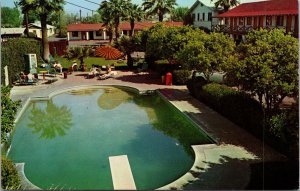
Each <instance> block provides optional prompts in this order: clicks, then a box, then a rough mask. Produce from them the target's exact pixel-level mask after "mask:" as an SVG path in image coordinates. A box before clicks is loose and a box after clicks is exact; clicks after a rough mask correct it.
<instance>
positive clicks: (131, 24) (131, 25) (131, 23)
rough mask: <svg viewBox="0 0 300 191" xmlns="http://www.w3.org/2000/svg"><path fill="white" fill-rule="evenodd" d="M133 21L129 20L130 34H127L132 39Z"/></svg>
mask: <svg viewBox="0 0 300 191" xmlns="http://www.w3.org/2000/svg"><path fill="white" fill-rule="evenodd" d="M133 30H134V20H131V21H130V33H129V36H130V37H132V36H133V34H134V31H133Z"/></svg>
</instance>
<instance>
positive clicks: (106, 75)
mask: <svg viewBox="0 0 300 191" xmlns="http://www.w3.org/2000/svg"><path fill="white" fill-rule="evenodd" d="M117 74H118V73H117V71H111V72H109V73H107V74H103V75H101V76H99V80H105V79H108V78H114V77H116V76H117Z"/></svg>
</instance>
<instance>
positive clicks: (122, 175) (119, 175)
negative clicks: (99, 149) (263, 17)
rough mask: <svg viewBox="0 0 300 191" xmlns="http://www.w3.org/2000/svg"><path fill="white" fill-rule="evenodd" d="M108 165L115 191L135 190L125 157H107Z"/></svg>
mask: <svg viewBox="0 0 300 191" xmlns="http://www.w3.org/2000/svg"><path fill="white" fill-rule="evenodd" d="M109 165H110V171H111V176H112V179H113V185H114V189H115V190H136V186H135V182H134V179H133V176H132V172H131V168H130V165H129V161H128V158H127V155H120V156H111V157H109Z"/></svg>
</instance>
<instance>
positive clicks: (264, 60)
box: [226, 29, 299, 115]
mask: <svg viewBox="0 0 300 191" xmlns="http://www.w3.org/2000/svg"><path fill="white" fill-rule="evenodd" d="M238 50H239V54H240V57H239V59H240V61H239V62H236V63H234V64H232V65H231V66H228V67H227V69H226V72H227V73H228V75H229V76H231V78H234V79H236V80H237V82H238V84H240V85H242V89H243V90H245V91H249V92H251V93H252V94H253V95H257V96H258V98H259V101H260V103H261V105H264V104H265V108H266V114H267V115H269V114H270V113H271V112H272V110H273V111H274V110H277V109H278V107H279V104H280V103H281V102H282V100H283V99H284V98H285V97H286V96H292V97H295V96H297V95H298V54H299V52H298V40H297V39H296V38H294V37H292V36H291V35H290V34H285V33H284V31H283V30H278V29H274V30H272V31H267V30H260V31H253V32H251V33H249V34H248V35H247V36H246V40H245V41H244V42H243V43H241V44H240V45H239V47H238Z"/></svg>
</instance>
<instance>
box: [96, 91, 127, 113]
mask: <svg viewBox="0 0 300 191" xmlns="http://www.w3.org/2000/svg"><path fill="white" fill-rule="evenodd" d="M132 98H133V96H132V95H130V93H129V92H126V91H123V90H121V89H118V88H106V89H104V93H103V94H101V95H100V96H99V98H98V100H97V103H98V106H99V107H100V108H101V109H104V110H112V109H114V108H116V107H118V106H119V105H121V104H122V103H127V102H128V101H129V100H131V99H132Z"/></svg>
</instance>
